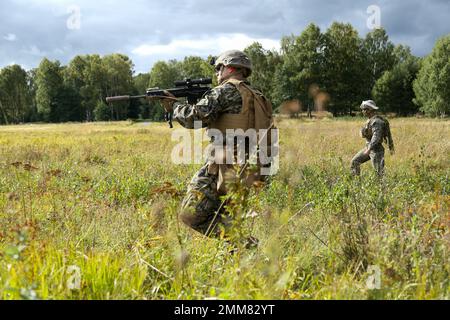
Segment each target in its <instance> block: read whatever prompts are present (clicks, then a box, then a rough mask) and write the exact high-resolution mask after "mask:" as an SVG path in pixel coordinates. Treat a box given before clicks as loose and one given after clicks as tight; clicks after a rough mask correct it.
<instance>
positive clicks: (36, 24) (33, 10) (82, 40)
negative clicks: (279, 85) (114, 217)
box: [0, 0, 450, 72]
mask: <svg viewBox="0 0 450 320" xmlns="http://www.w3.org/2000/svg"><path fill="white" fill-rule="evenodd" d="M370 6H377V7H378V8H379V9H380V23H381V26H382V27H383V28H385V29H386V30H387V32H388V34H389V36H390V39H391V40H392V41H393V42H394V43H396V44H400V43H401V44H406V45H409V46H410V47H411V48H412V51H413V53H414V54H416V55H419V56H423V55H426V54H428V53H429V52H430V51H431V49H432V48H433V46H434V43H435V42H436V40H437V39H438V38H440V37H442V36H444V35H446V34H448V33H450V22H449V21H450V0H426V1H425V0H422V1H421V0H379V1H375V0H358V1H356V0H355V1H350V0H330V1H322V0H315V1H312V0H309V1H307V0H277V1H274V0H186V1H173V0H149V1H144V0H133V1H131V0H129V1H123V0H120V1H119V0H118V1H116V0H112V1H100V0H99V1H93V0H39V1H38V0H6V1H5V0H4V1H2V2H1V9H0V67H4V66H6V65H10V64H14V63H17V64H20V65H22V66H23V67H25V68H26V69H29V68H34V67H36V66H37V65H38V64H39V62H40V60H41V59H42V58H43V57H44V56H45V57H48V58H50V59H58V60H60V61H61V62H62V63H64V64H66V63H68V62H69V61H70V60H71V59H72V58H73V57H74V56H76V55H78V54H93V53H98V54H102V55H104V54H109V53H115V52H120V53H124V54H126V55H128V56H129V57H130V58H131V59H132V60H133V62H134V64H135V70H136V72H148V71H149V70H150V69H151V66H152V65H153V63H154V62H156V61H158V60H169V59H181V58H183V57H185V56H187V55H199V56H202V57H207V56H208V55H209V54H213V55H216V54H218V53H220V52H221V51H224V50H229V49H244V48H245V47H246V46H248V45H249V44H251V43H252V42H253V41H259V42H261V43H262V44H263V46H264V47H265V48H266V49H278V48H279V42H280V39H281V37H282V36H284V35H291V34H295V35H298V34H300V33H301V31H302V30H303V29H304V28H305V27H306V26H307V25H308V24H309V23H311V22H314V23H316V24H317V25H319V26H320V28H321V29H322V31H325V30H326V29H327V28H328V27H329V26H330V25H331V23H332V22H333V21H338V22H349V23H351V24H352V25H353V26H354V27H355V28H356V29H357V30H358V32H359V33H360V35H361V36H365V34H366V33H367V32H369V31H370V29H369V26H373V25H376V23H377V19H376V11H374V9H373V7H370ZM369 7H370V8H369ZM375 10H376V8H375ZM368 24H369V26H368Z"/></svg>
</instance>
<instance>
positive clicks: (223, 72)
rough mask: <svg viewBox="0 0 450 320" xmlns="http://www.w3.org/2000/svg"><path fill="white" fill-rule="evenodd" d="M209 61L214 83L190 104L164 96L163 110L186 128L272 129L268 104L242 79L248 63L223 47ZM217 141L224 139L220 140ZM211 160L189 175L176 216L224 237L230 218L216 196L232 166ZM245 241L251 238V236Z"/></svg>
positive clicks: (223, 190)
mask: <svg viewBox="0 0 450 320" xmlns="http://www.w3.org/2000/svg"><path fill="white" fill-rule="evenodd" d="M212 63H213V64H214V66H215V70H216V75H217V79H218V83H219V86H217V87H215V88H213V89H212V90H210V91H209V92H207V93H206V94H205V95H204V97H203V98H202V99H201V100H200V101H199V102H198V103H197V104H196V105H189V104H182V103H179V102H175V103H174V101H173V100H171V99H170V98H168V99H164V100H163V105H164V107H165V109H166V111H168V112H170V111H172V110H173V112H174V119H176V120H177V121H178V122H179V123H180V124H181V125H182V126H183V127H185V128H187V129H194V122H197V121H200V122H201V124H202V127H207V128H208V130H211V129H215V130H219V131H220V132H222V133H225V132H226V130H227V129H234V130H237V129H242V130H243V131H244V132H245V131H246V130H248V129H255V130H260V129H266V130H267V129H270V128H272V127H273V119H272V105H271V103H270V102H269V100H267V99H266V98H265V97H264V95H263V94H262V93H261V92H259V91H257V90H255V89H254V88H252V87H251V86H250V84H249V83H248V82H247V81H246V79H247V78H248V77H249V76H250V75H251V73H252V64H251V62H250V60H249V58H248V57H247V56H246V55H245V53H243V52H241V51H237V50H232V51H227V52H224V53H222V54H221V55H220V56H219V57H218V58H217V59H216V60H215V61H213V62H212ZM172 98H173V97H172ZM223 141H224V142H226V138H224V140H223ZM228 147H229V146H226V147H225V148H228ZM216 150H217V149H216ZM212 158H214V159H212ZM212 158H209V159H208V161H207V163H206V164H205V165H204V166H203V167H202V168H201V169H200V170H199V171H198V172H197V173H196V174H195V176H194V177H193V178H192V181H191V183H190V185H189V188H188V191H187V195H186V197H185V198H184V200H183V203H182V212H181V214H180V218H181V220H182V221H183V222H184V223H185V224H186V225H188V226H189V227H191V228H193V229H194V230H196V231H198V232H200V233H202V234H204V235H207V236H212V237H220V236H221V235H223V233H225V237H226V236H227V234H226V232H227V230H229V227H230V226H231V225H232V220H231V219H230V218H229V217H227V216H225V215H224V214H223V211H222V210H221V209H223V208H222V201H221V199H220V197H222V196H224V195H226V194H227V185H226V183H225V177H226V176H227V177H228V175H229V174H230V173H232V174H234V175H235V173H236V172H237V170H234V171H233V168H234V166H233V165H230V164H223V162H221V161H217V160H215V159H217V157H212ZM240 168H241V169H242V166H241V167H240ZM235 176H236V175H235ZM247 178H248V177H247ZM258 178H260V177H258ZM248 181H249V180H248V179H247V180H246V182H247V185H248ZM253 181H255V180H253ZM218 211H221V212H219V213H218ZM247 240H250V241H253V242H256V239H254V238H252V237H250V238H249V239H247ZM247 244H250V245H251V244H252V243H247ZM255 244H256V243H255Z"/></svg>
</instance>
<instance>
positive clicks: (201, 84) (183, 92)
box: [106, 78, 212, 128]
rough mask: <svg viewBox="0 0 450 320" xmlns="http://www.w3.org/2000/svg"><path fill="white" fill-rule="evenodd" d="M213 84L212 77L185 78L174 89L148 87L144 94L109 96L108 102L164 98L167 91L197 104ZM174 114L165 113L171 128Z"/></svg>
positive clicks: (176, 83)
mask: <svg viewBox="0 0 450 320" xmlns="http://www.w3.org/2000/svg"><path fill="white" fill-rule="evenodd" d="M210 84H212V79H211V78H201V79H185V80H181V81H175V83H174V85H175V88H172V89H167V90H163V89H159V88H151V89H147V91H146V93H145V94H144V95H139V96H116V97H107V98H106V102H107V103H112V102H117V101H129V100H134V99H149V98H161V99H162V98H164V97H166V96H167V95H166V93H165V91H167V92H169V93H171V94H173V95H174V96H175V97H176V98H186V99H187V101H188V103H189V104H196V103H197V101H198V100H200V99H201V98H202V97H203V95H204V94H205V93H206V92H208V91H209V90H211V87H209V86H208V85H210ZM172 118H173V114H172V113H171V112H165V113H164V120H165V121H167V122H168V123H169V126H170V128H173V124H172Z"/></svg>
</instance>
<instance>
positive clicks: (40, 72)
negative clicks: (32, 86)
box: [36, 58, 64, 122]
mask: <svg viewBox="0 0 450 320" xmlns="http://www.w3.org/2000/svg"><path fill="white" fill-rule="evenodd" d="M63 86H64V83H63V76H62V67H61V64H60V62H59V61H55V62H51V61H50V60H48V59H47V58H44V59H43V60H42V61H41V63H40V64H39V67H38V69H37V71H36V103H37V109H38V112H39V114H40V116H41V118H42V119H43V120H44V121H47V122H57V121H58V118H59V117H58V110H57V109H58V105H57V103H58V94H59V93H60V92H61V91H62V89H63Z"/></svg>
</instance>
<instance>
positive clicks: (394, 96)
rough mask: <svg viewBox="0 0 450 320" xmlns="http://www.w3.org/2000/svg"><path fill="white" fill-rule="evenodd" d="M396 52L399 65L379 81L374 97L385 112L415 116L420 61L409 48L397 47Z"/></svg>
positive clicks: (376, 84) (375, 87)
mask: <svg viewBox="0 0 450 320" xmlns="http://www.w3.org/2000/svg"><path fill="white" fill-rule="evenodd" d="M395 51H396V52H395V53H396V54H395V56H396V60H397V61H398V63H397V64H396V65H395V66H394V67H393V69H392V70H389V71H386V72H385V73H384V74H383V76H381V77H380V78H379V79H378V80H377V82H376V83H375V86H374V88H373V91H372V95H373V98H374V99H375V101H376V102H377V104H378V105H379V106H380V108H381V110H382V111H383V112H395V113H397V114H399V115H403V116H405V115H409V114H414V113H416V112H417V111H418V108H417V106H416V105H415V104H414V103H413V99H414V91H413V81H414V80H415V78H416V76H417V72H418V71H419V66H420V63H419V59H418V58H416V57H414V56H413V55H412V54H411V51H410V49H409V48H407V47H406V48H405V47H397V48H396V50H395Z"/></svg>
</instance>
